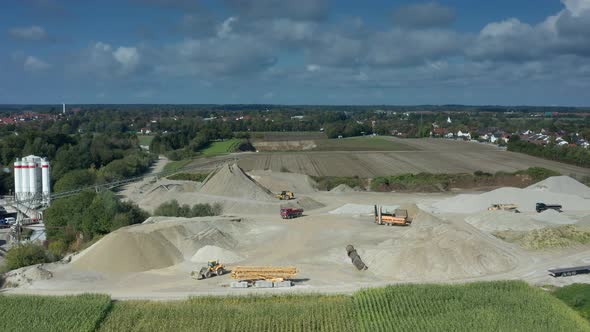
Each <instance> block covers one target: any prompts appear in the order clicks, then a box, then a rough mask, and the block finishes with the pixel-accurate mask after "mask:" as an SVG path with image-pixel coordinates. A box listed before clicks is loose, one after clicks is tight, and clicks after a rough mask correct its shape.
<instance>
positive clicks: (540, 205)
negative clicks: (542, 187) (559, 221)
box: [535, 203, 563, 213]
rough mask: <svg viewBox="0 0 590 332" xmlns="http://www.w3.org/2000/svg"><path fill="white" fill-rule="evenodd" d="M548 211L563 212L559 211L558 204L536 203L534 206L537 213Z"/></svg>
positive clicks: (560, 207)
mask: <svg viewBox="0 0 590 332" xmlns="http://www.w3.org/2000/svg"><path fill="white" fill-rule="evenodd" d="M549 209H552V210H555V211H557V212H563V211H561V209H562V206H561V205H559V204H545V203H537V204H536V205H535V210H537V212H538V213H541V212H543V211H546V210H549Z"/></svg>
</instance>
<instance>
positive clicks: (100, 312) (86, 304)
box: [0, 295, 112, 332]
mask: <svg viewBox="0 0 590 332" xmlns="http://www.w3.org/2000/svg"><path fill="white" fill-rule="evenodd" d="M111 306H112V302H111V298H110V297H109V296H108V295H79V296H59V297H57V296H56V297H53V296H28V295H24V296H16V295H15V296H11V295H10V296H0V331H31V332H33V331H34V332H36V331H39V332H41V331H45V332H49V331H56V332H65V331H96V329H97V328H98V326H99V325H100V323H101V322H102V320H103V319H104V317H105V316H106V315H107V313H108V311H109V310H110V308H111Z"/></svg>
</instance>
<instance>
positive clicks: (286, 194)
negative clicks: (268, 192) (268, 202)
mask: <svg viewBox="0 0 590 332" xmlns="http://www.w3.org/2000/svg"><path fill="white" fill-rule="evenodd" d="M277 198H278V199H280V200H281V201H289V200H292V199H295V194H294V193H293V192H292V191H281V192H280V193H279V194H277Z"/></svg>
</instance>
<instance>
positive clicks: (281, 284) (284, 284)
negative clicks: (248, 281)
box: [273, 280, 293, 287]
mask: <svg viewBox="0 0 590 332" xmlns="http://www.w3.org/2000/svg"><path fill="white" fill-rule="evenodd" d="M291 286H293V283H292V282H291V280H285V281H275V282H274V284H273V287H291Z"/></svg>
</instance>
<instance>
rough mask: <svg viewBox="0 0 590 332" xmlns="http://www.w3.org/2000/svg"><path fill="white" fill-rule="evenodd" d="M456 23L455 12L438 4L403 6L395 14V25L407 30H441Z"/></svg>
mask: <svg viewBox="0 0 590 332" xmlns="http://www.w3.org/2000/svg"><path fill="white" fill-rule="evenodd" d="M454 21H455V11H454V10H453V9H452V8H450V7H446V6H443V5H441V4H439V3H437V2H428V3H421V4H411V5H406V6H401V7H399V8H397V9H396V10H395V11H394V12H393V24H395V25H397V26H401V27H406V28H418V29H422V28H440V27H447V26H450V25H451V24H452V23H453V22H454Z"/></svg>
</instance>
